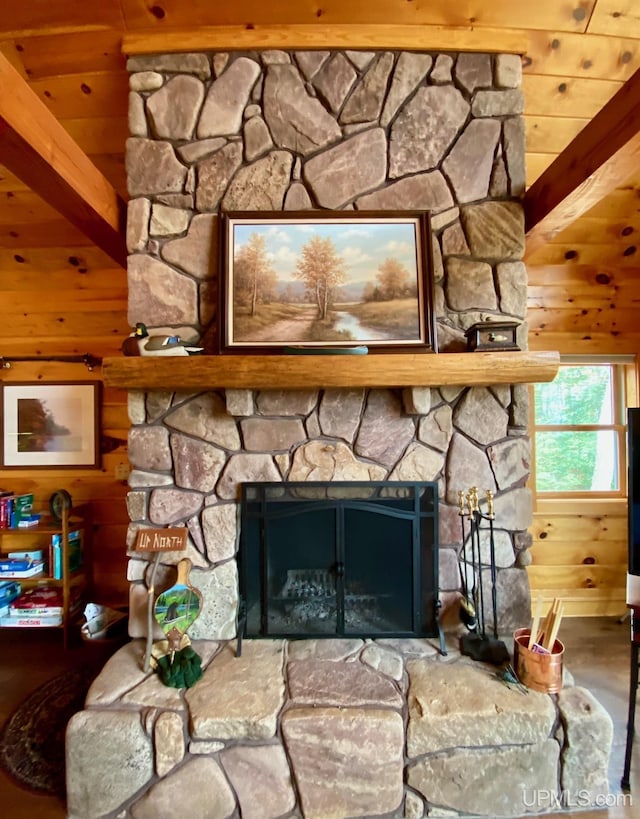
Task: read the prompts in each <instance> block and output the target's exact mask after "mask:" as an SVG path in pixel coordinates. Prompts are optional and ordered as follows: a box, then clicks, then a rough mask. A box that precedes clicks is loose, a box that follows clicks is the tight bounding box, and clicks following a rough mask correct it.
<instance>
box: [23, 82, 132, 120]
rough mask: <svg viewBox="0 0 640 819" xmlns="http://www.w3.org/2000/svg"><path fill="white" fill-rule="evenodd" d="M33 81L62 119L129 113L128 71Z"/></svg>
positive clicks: (46, 103) (47, 105) (57, 115)
mask: <svg viewBox="0 0 640 819" xmlns="http://www.w3.org/2000/svg"><path fill="white" fill-rule="evenodd" d="M30 85H31V89H32V90H33V91H34V92H35V94H36V95H37V96H38V97H39V99H40V100H41V102H43V103H44V105H46V107H47V108H48V109H49V110H50V111H51V113H52V114H53V115H54V117H56V119H59V120H62V119H80V118H83V117H102V118H104V117H111V116H115V117H124V116H127V111H128V103H129V75H128V74H127V72H126V71H117V72H115V71H112V72H102V73H98V74H66V75H64V76H62V77H47V78H46V79H44V80H36V81H35V82H32V83H31V84H30Z"/></svg>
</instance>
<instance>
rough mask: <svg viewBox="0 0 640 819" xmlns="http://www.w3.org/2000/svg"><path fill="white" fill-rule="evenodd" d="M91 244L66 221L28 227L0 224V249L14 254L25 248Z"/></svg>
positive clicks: (56, 220)
mask: <svg viewBox="0 0 640 819" xmlns="http://www.w3.org/2000/svg"><path fill="white" fill-rule="evenodd" d="M90 242H91V239H89V237H88V236H85V235H84V233H81V232H80V231H79V230H78V228H77V227H76V226H75V225H72V224H71V222H68V221H67V220H66V219H62V218H60V219H53V220H50V221H47V222H35V221H34V222H30V223H29V224H28V225H26V224H22V225H18V224H16V223H15V222H14V223H12V224H10V225H3V224H0V248H9V249H12V250H14V251H16V252H18V251H22V252H24V250H25V249H26V248H29V249H31V248H34V247H54V246H55V245H57V244H63V245H69V246H73V245H82V246H84V245H87V244H89V243H90Z"/></svg>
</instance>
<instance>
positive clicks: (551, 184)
mask: <svg viewBox="0 0 640 819" xmlns="http://www.w3.org/2000/svg"><path fill="white" fill-rule="evenodd" d="M639 165H640V69H638V71H636V73H635V74H634V75H633V76H632V77H631V78H630V79H629V80H628V81H627V82H626V83H625V84H624V85H623V86H622V88H621V89H620V90H619V91H618V92H617V94H615V96H614V97H612V98H611V99H610V100H609V102H608V103H607V104H606V105H605V106H604V107H603V108H602V110H601V111H599V112H598V114H596V116H595V117H594V118H593V119H592V120H591V121H590V122H589V124H588V125H586V126H585V127H584V128H583V129H582V131H580V133H579V134H578V135H577V136H576V137H575V138H574V140H573V141H572V142H571V143H570V144H569V145H568V146H567V147H566V148H565V149H564V151H563V152H562V153H561V154H560V155H559V156H558V157H556V159H555V161H554V162H553V163H552V164H551V165H550V166H549V167H548V168H547V170H546V171H545V172H544V173H543V174H542V176H540V177H539V178H538V179H537V180H536V181H535V182H534V183H533V185H532V186H531V187H530V188H529V190H528V191H527V192H526V194H525V197H524V211H525V231H526V237H527V241H526V254H525V261H526V260H527V259H529V258H530V257H531V256H532V255H533V254H534V253H535V251H536V250H538V249H539V248H540V247H542V246H543V245H544V244H545V243H546V242H548V241H549V240H550V239H552V238H553V237H554V236H556V235H557V234H558V233H560V231H561V230H563V229H564V228H565V227H567V226H568V225H570V224H571V223H572V222H574V221H575V220H576V219H577V218H578V217H579V216H581V215H582V214H583V213H585V212H586V211H587V210H589V208H591V207H593V205H595V204H596V203H597V202H598V201H600V200H601V199H602V198H603V197H604V196H606V195H607V194H608V193H610V192H611V191H612V190H614V188H616V187H617V186H618V185H621V184H622V183H624V182H625V180H627V179H628V178H629V177H630V176H631V175H632V174H633V173H636V172H637V170H638V166H639Z"/></svg>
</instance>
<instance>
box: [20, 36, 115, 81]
mask: <svg viewBox="0 0 640 819" xmlns="http://www.w3.org/2000/svg"><path fill="white" fill-rule="evenodd" d="M121 39H122V32H121V31H120V30H117V29H106V30H104V31H102V30H101V31H83V32H80V33H78V34H57V35H53V36H49V35H48V34H46V33H45V34H42V35H41V36H38V37H20V38H17V40H16V41H15V43H16V46H17V47H18V48H19V50H20V58H21V60H22V62H23V63H24V69H25V71H26V73H27V74H28V76H29V78H30V79H31V80H41V79H44V78H45V77H56V76H60V75H61V74H78V73H83V74H89V73H95V72H98V71H123V70H124V69H125V68H126V66H125V64H124V58H123V56H122V51H121V49H120V41H121Z"/></svg>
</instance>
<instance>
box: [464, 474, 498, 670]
mask: <svg viewBox="0 0 640 819" xmlns="http://www.w3.org/2000/svg"><path fill="white" fill-rule="evenodd" d="M458 514H459V515H460V522H461V525H462V561H463V569H462V573H461V574H462V603H461V608H460V618H461V620H462V622H463V623H464V624H465V626H466V627H467V629H468V632H469V633H468V634H465V635H464V636H463V637H462V638H461V639H460V650H461V651H462V653H463V654H466V655H467V656H469V657H472V658H473V659H474V660H482V661H483V662H488V663H492V664H494V665H502V664H503V663H505V662H507V661H508V660H509V651H508V649H507V647H506V645H505V644H504V642H503V641H502V640H500V639H498V590H497V587H496V579H497V571H496V553H495V540H494V533H493V521H494V518H495V513H494V508H493V492H492V491H491V490H490V489H487V490H486V512H483V511H482V510H481V509H480V499H479V495H478V487H476V486H472V487H471V488H470V489H469V490H468V491H467V492H466V493H465V492H464V491H463V490H462V489H460V490H459V491H458ZM466 521H468V525H467V523H466ZM483 522H486V523H488V530H489V537H488V541H489V570H490V574H491V611H492V615H493V623H492V632H493V636H492V637H490V636H489V635H488V634H487V628H486V616H485V612H486V608H485V588H484V581H483V572H482V555H481V547H480V543H481V531H482V526H481V524H482V523H483ZM467 544H468V548H469V551H470V555H469V554H468V553H467ZM469 557H470V559H469ZM469 573H470V574H471V583H470V582H469ZM488 604H489V601H488V595H487V601H486V606H488Z"/></svg>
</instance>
